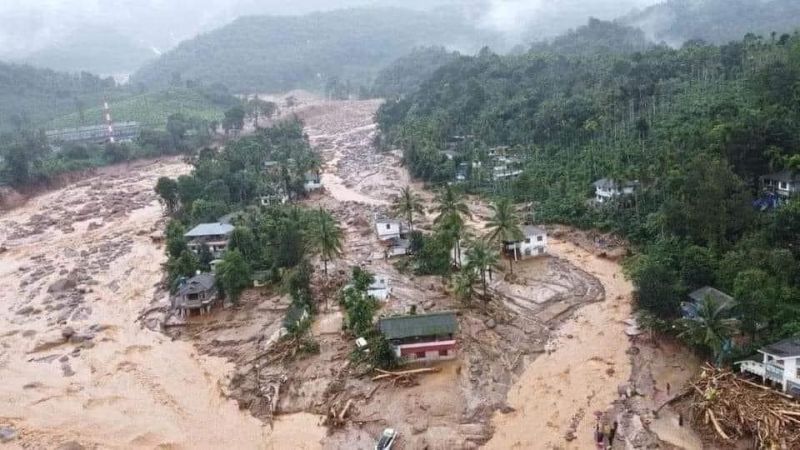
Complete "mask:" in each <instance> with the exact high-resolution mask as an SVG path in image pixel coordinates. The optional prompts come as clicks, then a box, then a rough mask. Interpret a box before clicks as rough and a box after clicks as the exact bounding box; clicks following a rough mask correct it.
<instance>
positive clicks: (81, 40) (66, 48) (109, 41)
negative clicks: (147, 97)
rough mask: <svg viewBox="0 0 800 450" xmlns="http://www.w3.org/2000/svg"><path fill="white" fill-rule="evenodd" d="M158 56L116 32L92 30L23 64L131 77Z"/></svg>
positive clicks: (31, 55)
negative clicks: (130, 75)
mask: <svg viewBox="0 0 800 450" xmlns="http://www.w3.org/2000/svg"><path fill="white" fill-rule="evenodd" d="M157 56H158V53H157V51H156V50H155V49H153V48H149V47H148V46H147V45H145V44H144V43H141V42H137V41H135V40H134V39H132V38H130V37H128V36H126V35H124V34H122V33H120V32H118V31H116V30H114V29H113V28H108V27H90V28H86V29H82V30H80V31H76V32H74V33H72V34H71V35H69V36H68V37H67V38H65V39H63V40H59V41H58V42H55V43H53V44H52V45H49V46H47V47H45V48H42V49H40V50H37V51H34V52H33V53H31V54H29V55H27V56H25V57H22V58H20V60H19V62H23V63H27V64H31V65H34V66H38V67H47V68H50V69H54V70H61V71H66V72H91V73H97V74H103V75H117V74H121V75H127V74H130V73H132V72H133V71H135V70H136V69H138V68H139V67H141V66H142V65H143V64H144V63H145V62H147V61H149V60H151V59H155V58H156V57H157Z"/></svg>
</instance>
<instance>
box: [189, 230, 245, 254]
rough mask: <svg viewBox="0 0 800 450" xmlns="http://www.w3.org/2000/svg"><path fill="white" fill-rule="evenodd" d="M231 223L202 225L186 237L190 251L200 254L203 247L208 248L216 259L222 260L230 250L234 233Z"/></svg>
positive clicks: (190, 231)
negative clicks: (223, 255)
mask: <svg viewBox="0 0 800 450" xmlns="http://www.w3.org/2000/svg"><path fill="white" fill-rule="evenodd" d="M233 229H234V227H233V225H231V224H229V223H219V222H216V223H201V224H200V225H198V226H196V227H194V228H192V229H191V230H189V232H188V233H186V234H185V235H184V237H185V238H186V241H187V245H188V247H189V250H191V251H193V252H194V253H196V254H199V253H200V251H201V250H202V248H203V246H206V247H208V250H209V251H211V255H212V256H214V258H220V257H221V256H222V254H223V253H225V251H226V250H227V249H228V241H229V240H230V237H231V234H232V233H233Z"/></svg>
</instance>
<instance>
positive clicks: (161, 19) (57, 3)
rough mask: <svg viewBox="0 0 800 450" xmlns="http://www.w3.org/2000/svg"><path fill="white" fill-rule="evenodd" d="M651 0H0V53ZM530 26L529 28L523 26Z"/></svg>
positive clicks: (612, 9)
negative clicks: (113, 39) (278, 18)
mask: <svg viewBox="0 0 800 450" xmlns="http://www.w3.org/2000/svg"><path fill="white" fill-rule="evenodd" d="M657 1H658V0H464V1H454V0H427V1H426V0H404V1H392V0H293V1H286V0H0V53H2V54H6V55H8V54H21V53H24V52H27V51H30V50H35V49H38V48H41V47H44V46H46V45H48V44H49V43H50V42H52V41H53V40H57V39H60V38H63V37H64V36H65V35H67V34H69V33H73V32H75V31H76V30H79V29H80V28H83V27H86V26H110V27H112V28H114V29H117V30H119V31H121V32H123V33H124V34H126V35H128V36H131V37H132V38H134V39H136V40H138V41H139V42H141V43H143V44H146V45H148V46H153V47H160V48H161V49H163V48H164V47H169V46H171V45H175V44H176V43H177V42H179V41H180V40H183V39H186V38H189V37H192V36H193V35H195V34H196V33H198V32H202V31H208V30H210V29H212V28H214V27H217V26H220V25H222V24H225V23H227V22H230V21H231V20H233V19H235V18H236V17H237V16H239V15H243V14H254V13H259V14H301V13H307V12H310V11H314V10H321V9H335V8H342V7H350V6H363V5H369V4H379V5H383V6H387V5H392V6H398V7H409V6H411V7H417V8H424V7H426V6H427V7H431V6H432V7H436V6H441V5H458V6H459V8H460V9H462V11H463V12H464V13H465V14H467V15H468V16H469V17H473V18H475V20H476V21H477V22H478V23H479V24H480V25H482V26H485V27H489V28H493V29H497V30H500V31H503V32H505V33H507V34H508V36H509V37H510V38H512V39H519V38H522V37H529V36H536V37H538V36H547V35H552V34H553V33H557V32H560V31H563V29H564V28H565V27H566V28H569V27H574V26H577V25H579V24H581V23H584V22H585V21H586V19H587V18H588V17H589V16H594V17H599V18H603V19H612V18H615V17H618V16H620V15H623V14H626V13H628V12H629V11H630V10H631V9H632V8H634V7H644V6H647V5H650V4H653V3H656V2H657ZM531 27H532V28H533V30H531Z"/></svg>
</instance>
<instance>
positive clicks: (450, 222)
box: [433, 185, 472, 264]
mask: <svg viewBox="0 0 800 450" xmlns="http://www.w3.org/2000/svg"><path fill="white" fill-rule="evenodd" d="M433 211H434V212H436V213H437V216H436V218H435V219H434V221H433V223H434V224H435V225H436V226H437V227H438V228H439V230H440V231H441V232H442V233H443V234H444V235H445V236H448V237H449V238H450V240H451V245H452V248H453V249H455V260H456V261H455V262H456V264H461V239H462V238H463V234H464V219H465V218H472V213H471V212H470V210H469V206H468V205H467V202H466V201H465V200H464V196H463V195H462V194H461V193H460V192H457V191H455V190H454V189H453V188H452V187H451V186H450V185H445V187H444V188H443V189H442V190H441V191H439V194H438V195H437V196H436V206H434V208H433Z"/></svg>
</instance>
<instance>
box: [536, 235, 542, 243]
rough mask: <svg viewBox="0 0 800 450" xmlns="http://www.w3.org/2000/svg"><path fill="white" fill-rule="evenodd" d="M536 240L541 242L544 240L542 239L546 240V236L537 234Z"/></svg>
mask: <svg viewBox="0 0 800 450" xmlns="http://www.w3.org/2000/svg"><path fill="white" fill-rule="evenodd" d="M536 240H537V241H539V242H542V240H544V237H543V236H536Z"/></svg>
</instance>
